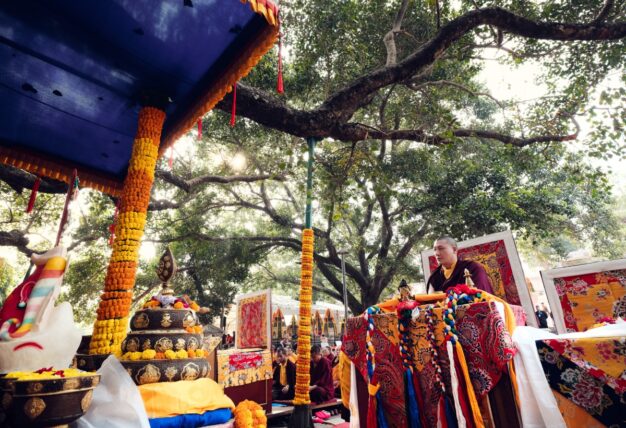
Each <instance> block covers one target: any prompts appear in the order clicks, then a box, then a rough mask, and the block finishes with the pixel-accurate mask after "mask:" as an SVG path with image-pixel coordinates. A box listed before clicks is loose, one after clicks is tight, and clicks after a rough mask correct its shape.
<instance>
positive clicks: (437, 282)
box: [426, 259, 493, 294]
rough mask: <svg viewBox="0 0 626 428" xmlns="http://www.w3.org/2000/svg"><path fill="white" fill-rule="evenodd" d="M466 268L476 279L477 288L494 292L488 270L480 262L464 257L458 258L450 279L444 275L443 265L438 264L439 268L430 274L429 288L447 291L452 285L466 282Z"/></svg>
mask: <svg viewBox="0 0 626 428" xmlns="http://www.w3.org/2000/svg"><path fill="white" fill-rule="evenodd" d="M465 269H467V270H469V272H470V274H471V275H472V281H474V286H475V287H476V288H478V289H480V290H485V291H486V292H487V293H491V294H493V289H492V288H491V281H490V280H489V276H488V275H487V272H485V268H483V266H482V265H481V264H480V263H476V262H473V261H471V260H462V259H458V260H457V262H456V266H454V271H452V275H450V278H448V279H446V277H445V276H443V267H442V266H441V265H439V266H437V269H435V271H434V272H433V273H432V274H431V275H430V278H428V282H427V283H426V284H427V286H426V287H427V289H428V287H432V288H433V289H434V290H435V291H443V292H445V291H446V290H447V289H448V288H450V287H454V286H457V285H459V284H465Z"/></svg>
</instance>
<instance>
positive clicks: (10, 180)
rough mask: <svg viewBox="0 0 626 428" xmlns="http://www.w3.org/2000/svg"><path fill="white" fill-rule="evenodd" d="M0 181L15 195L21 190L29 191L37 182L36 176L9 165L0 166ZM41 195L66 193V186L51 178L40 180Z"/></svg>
mask: <svg viewBox="0 0 626 428" xmlns="http://www.w3.org/2000/svg"><path fill="white" fill-rule="evenodd" d="M0 180H2V181H4V182H5V183H7V184H8V185H9V187H11V189H13V190H15V191H16V192H17V193H22V191H23V190H31V189H32V188H33V184H35V181H36V180H37V176H36V175H34V174H31V173H29V172H26V171H23V170H21V169H17V168H13V167H12V166H9V165H4V164H0ZM38 191H39V192H41V193H54V194H57V193H67V184H65V183H63V182H61V181H56V180H53V179H51V178H42V179H41V183H40V184H39V190H38Z"/></svg>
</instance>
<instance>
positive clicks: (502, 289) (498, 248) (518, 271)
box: [421, 230, 537, 327]
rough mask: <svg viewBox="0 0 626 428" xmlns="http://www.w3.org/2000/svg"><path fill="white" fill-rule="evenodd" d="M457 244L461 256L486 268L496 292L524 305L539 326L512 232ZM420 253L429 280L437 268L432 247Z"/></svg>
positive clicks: (509, 301) (528, 318) (531, 321)
mask: <svg viewBox="0 0 626 428" xmlns="http://www.w3.org/2000/svg"><path fill="white" fill-rule="evenodd" d="M457 245H458V255H459V257H460V258H462V259H465V260H472V261H475V262H478V263H480V264H481V265H482V266H483V267H484V268H485V271H486V272H487V275H488V276H489V279H490V280H491V286H492V288H493V293H494V294H495V295H496V296H498V297H500V298H501V299H502V300H505V301H506V302H507V303H509V304H510V305H517V306H521V307H522V308H523V309H524V312H525V313H526V320H527V323H528V324H529V325H532V326H535V327H536V326H537V321H536V319H535V311H534V310H533V304H532V300H531V299H530V292H529V290H528V286H527V285H526V280H525V277H524V270H523V269H522V262H521V261H520V258H519V254H518V252H517V247H516V246H515V241H514V240H513V235H512V234H511V231H509V230H507V231H505V232H500V233H493V234H491V235H485V236H482V237H480V238H474V239H468V240H467V241H462V242H458V243H457ZM421 255H422V268H423V269H424V277H425V280H427V279H428V277H429V276H430V274H431V273H432V272H433V271H434V270H435V269H436V268H437V260H436V259H435V252H434V251H433V250H432V249H429V250H425V251H422V253H421Z"/></svg>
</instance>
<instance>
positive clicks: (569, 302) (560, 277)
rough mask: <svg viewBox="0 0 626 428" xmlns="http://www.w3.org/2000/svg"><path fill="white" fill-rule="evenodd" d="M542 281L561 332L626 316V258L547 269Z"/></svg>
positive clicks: (589, 326)
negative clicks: (608, 318)
mask: <svg viewBox="0 0 626 428" xmlns="http://www.w3.org/2000/svg"><path fill="white" fill-rule="evenodd" d="M541 279H542V280H543V285H544V287H545V289H546V296H547V297H548V302H549V303H550V308H551V309H552V318H554V324H555V326H556V331H557V332H558V333H566V332H574V331H585V330H587V329H589V328H591V327H592V326H593V325H594V324H597V323H599V322H601V321H602V319H603V318H607V317H610V318H617V317H622V318H624V317H626V259H620V260H613V261H606V262H595V263H587V264H583V265H577V266H567V267H561V268H557V269H551V270H546V271H542V272H541Z"/></svg>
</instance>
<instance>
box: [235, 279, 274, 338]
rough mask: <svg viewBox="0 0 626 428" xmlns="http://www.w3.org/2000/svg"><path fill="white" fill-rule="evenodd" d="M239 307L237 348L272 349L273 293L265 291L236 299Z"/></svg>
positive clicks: (236, 336) (236, 329)
mask: <svg viewBox="0 0 626 428" xmlns="http://www.w3.org/2000/svg"><path fill="white" fill-rule="evenodd" d="M235 303H236V305H237V317H236V324H235V325H236V328H235V331H236V335H235V347H236V348H237V349H254V348H260V349H271V346H272V291H271V290H263V291H257V292H254V293H248V294H243V295H240V296H237V297H236V298H235Z"/></svg>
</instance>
